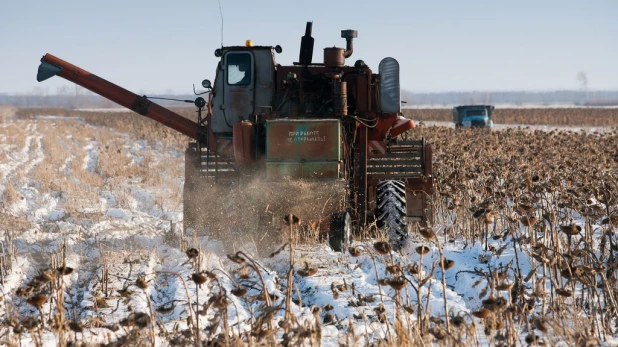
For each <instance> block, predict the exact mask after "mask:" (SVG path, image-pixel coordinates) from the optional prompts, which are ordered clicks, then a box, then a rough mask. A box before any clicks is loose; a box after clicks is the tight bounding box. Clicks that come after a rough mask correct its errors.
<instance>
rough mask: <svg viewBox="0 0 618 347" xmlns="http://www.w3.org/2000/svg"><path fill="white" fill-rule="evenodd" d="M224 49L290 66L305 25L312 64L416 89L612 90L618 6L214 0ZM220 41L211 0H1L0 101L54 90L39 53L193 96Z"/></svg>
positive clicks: (492, 0) (128, 83)
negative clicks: (268, 50)
mask: <svg viewBox="0 0 618 347" xmlns="http://www.w3.org/2000/svg"><path fill="white" fill-rule="evenodd" d="M221 7H222V9H223V18H224V22H223V43H224V45H242V44H244V42H245V40H246V39H252V40H253V42H254V44H255V45H273V46H274V45H277V44H279V45H281V46H282V47H283V53H282V54H280V55H278V56H277V62H278V63H281V64H290V63H292V62H293V61H296V60H298V50H299V46H300V37H301V36H302V35H303V34H304V29H305V22H306V21H313V23H314V26H313V36H314V38H315V51H314V58H313V61H314V62H321V61H322V52H323V51H322V49H323V48H324V47H327V46H331V47H332V46H334V45H336V46H338V47H343V46H345V41H344V40H343V39H341V38H340V33H341V32H340V31H341V30H342V29H357V30H358V38H357V39H356V41H355V43H354V55H353V56H352V57H351V58H350V59H349V60H348V61H347V63H348V64H350V65H352V64H354V61H356V60H357V59H363V60H364V61H365V62H366V63H368V64H369V65H370V66H372V67H374V69H375V70H377V66H378V63H379V62H380V60H381V59H382V58H383V57H387V56H392V57H394V58H396V59H398V60H399V62H400V64H401V75H402V76H401V84H402V88H405V89H408V90H412V91H417V92H427V91H471V90H481V91H493V90H531V91H544V90H554V89H578V88H579V84H578V81H577V79H576V75H577V73H578V72H579V71H583V72H585V73H586V75H587V77H588V81H589V82H588V88H589V89H594V90H607V89H611V90H618V0H589V1H584V0H577V1H575V0H517V1H513V0H507V1H501V0H465V1H462V0H434V1H429V0H425V1H412V0H380V1H368V0H356V1H343V0H329V1H324V0H311V1H298V0H261V1H259V0H255V1H253V0H221ZM220 44H221V17H220V14H219V5H218V2H217V1H213V0H201V1H181V0H178V1H172V0H149V1H142V0H139V1H137V0H124V1H118V0H107V1H98V0H87V1H86V0H84V1H79V0H75V1H68V0H54V1H50V0H46V1H27V0H19V1H18V0H1V1H0V93H15V92H20V93H21V92H29V91H32V90H33V88H35V87H41V88H44V89H46V90H47V91H48V92H55V91H56V90H58V88H59V87H60V86H62V85H70V83H69V82H67V81H64V80H62V79H59V78H54V79H52V80H48V81H45V82H43V83H37V82H36V77H35V76H36V70H37V67H38V64H39V60H40V58H41V56H42V55H43V54H45V53H47V52H49V53H52V54H54V55H56V56H58V57H60V58H62V59H64V60H67V61H69V62H71V63H73V64H76V65H78V66H80V67H82V68H84V69H86V70H89V71H90V72H93V73H95V74H98V75H99V76H101V77H103V78H106V79H108V80H110V81H112V82H114V83H117V84H119V85H121V86H123V87H125V88H127V89H130V90H132V91H135V92H140V93H162V92H170V91H171V92H174V93H190V92H191V85H192V84H193V83H195V84H196V85H199V84H200V82H201V80H202V79H204V78H209V79H211V80H213V79H214V72H215V67H216V63H217V58H215V57H214V55H213V52H214V50H215V49H216V48H217V47H219V46H220Z"/></svg>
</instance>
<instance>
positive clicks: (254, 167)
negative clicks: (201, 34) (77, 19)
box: [37, 22, 433, 251]
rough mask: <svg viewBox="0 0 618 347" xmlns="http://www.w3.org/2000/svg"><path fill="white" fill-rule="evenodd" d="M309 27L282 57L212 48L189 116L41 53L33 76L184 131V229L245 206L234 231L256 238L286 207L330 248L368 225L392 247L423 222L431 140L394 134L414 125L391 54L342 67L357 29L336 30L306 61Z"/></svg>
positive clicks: (270, 51) (268, 49)
mask: <svg viewBox="0 0 618 347" xmlns="http://www.w3.org/2000/svg"><path fill="white" fill-rule="evenodd" d="M311 31H312V23H311V22H308V23H307V26H306V28H305V35H304V36H303V37H302V38H301V46H300V54H299V60H298V62H295V63H293V64H291V65H281V64H277V63H276V62H275V58H274V57H275V53H280V52H281V51H282V49H281V47H280V46H275V47H272V46H253V44H252V42H249V41H248V42H247V43H246V44H245V45H244V46H230V47H221V48H218V49H216V50H215V56H216V57H219V58H220V62H219V64H218V66H217V69H216V77H215V80H214V82H212V83H211V81H209V80H204V82H203V83H202V86H203V87H204V88H206V89H207V91H209V92H210V93H209V95H208V102H206V101H205V100H203V99H201V98H198V99H196V103H195V104H196V106H197V107H198V110H199V112H198V117H197V120H194V119H193V120H192V119H187V118H185V117H182V116H180V115H178V114H176V113H175V112H172V111H170V110H168V109H166V108H163V107H161V106H159V105H157V104H156V103H154V102H152V100H151V99H150V98H147V97H145V96H138V95H136V94H133V93H131V92H129V91H127V90H125V89H123V88H121V87H119V86H117V85H115V84H113V83H110V82H108V81H106V80H104V79H102V78H100V77H98V76H96V75H94V74H91V73H89V72H87V71H85V70H83V69H81V68H79V67H77V66H74V65H72V64H70V63H68V62H66V61H63V60H61V59H59V58H57V57H54V56H52V55H50V54H47V55H45V56H44V57H43V58H42V59H41V66H40V67H39V74H38V75H37V78H38V80H39V81H42V80H45V79H47V78H50V77H52V76H55V75H57V76H60V77H63V78H65V79H67V80H70V81H72V82H74V83H76V84H79V85H81V86H83V87H85V88H87V89H89V90H91V91H93V92H95V93H97V94H100V95H102V96H104V97H106V98H108V99H110V100H112V101H115V102H116V103H118V104H120V105H122V106H124V107H127V108H129V109H131V110H133V111H135V112H137V113H139V114H141V115H144V116H146V117H149V118H152V119H154V120H156V121H158V122H161V123H162V124H164V125H166V126H168V127H170V128H172V129H175V130H177V131H179V132H181V133H183V134H185V135H187V136H188V137H189V138H190V139H191V140H190V141H189V146H188V148H187V150H186V152H185V153H186V156H185V185H184V221H183V223H184V227H185V229H193V230H204V229H205V230H206V231H207V232H209V233H211V234H212V233H213V230H215V229H217V228H219V229H222V230H220V232H223V233H225V232H227V231H226V230H225V229H226V226H225V223H223V225H221V224H222V223H221V220H219V219H218V218H219V217H220V216H228V215H229V214H230V211H242V213H243V214H244V215H247V214H251V213H254V212H255V214H256V215H257V216H256V217H255V218H253V217H251V218H248V220H250V221H256V222H255V223H256V224H255V227H245V228H240V227H239V228H238V229H239V230H240V229H242V230H256V233H257V235H255V236H257V237H254V239H255V240H257V239H260V240H263V239H268V238H269V237H272V236H274V237H275V238H276V237H279V234H280V232H279V230H278V228H277V224H278V223H277V221H279V223H280V222H281V217H282V216H284V215H289V214H290V213H293V214H295V215H297V216H298V217H300V218H299V219H298V220H299V224H301V226H300V227H301V228H305V229H307V228H311V229H313V230H318V231H319V233H320V234H325V235H326V236H327V238H328V241H329V244H330V245H331V247H332V248H333V249H334V250H336V251H343V250H344V249H346V246H347V245H348V244H349V242H350V240H351V237H352V234H360V232H361V231H363V230H366V229H367V228H368V227H370V226H373V225H377V227H378V228H381V229H384V230H386V231H387V233H388V235H389V240H390V242H391V246H392V247H393V249H398V248H400V247H401V246H402V245H403V242H404V241H405V239H406V238H407V236H408V232H409V228H410V227H411V226H414V225H417V222H418V223H421V224H431V223H432V221H433V212H432V207H431V196H432V194H433V173H432V152H431V146H430V145H429V144H427V143H426V142H425V140H424V139H415V140H410V139H405V140H404V139H402V138H401V136H400V135H402V134H404V133H406V132H407V131H408V130H410V129H412V128H414V127H415V124H414V122H413V121H411V120H409V119H406V118H404V117H403V116H402V114H401V98H400V81H399V63H398V62H397V60H395V59H394V58H390V57H389V58H384V59H383V60H382V61H381V62H380V64H379V67H378V69H379V71H378V73H374V72H373V71H372V70H371V68H370V67H369V66H367V64H365V62H363V61H362V60H356V61H355V62H354V64H353V65H347V64H346V59H348V58H350V57H351V56H352V53H353V40H354V38H356V37H357V32H356V30H342V31H341V37H342V38H344V39H345V41H346V46H345V48H339V47H327V48H324V50H323V61H322V62H319V63H317V62H314V61H313V48H314V47H313V43H314V40H313V37H312V36H311ZM200 99H201V100H200ZM198 101H199V103H198ZM202 110H204V111H205V114H203V113H202ZM256 182H257V183H256ZM221 187H222V188H221ZM233 196H235V197H236V199H234V201H231V197H233ZM237 216H238V215H237ZM245 219H247V218H245ZM228 222H229V220H228ZM374 222H375V223H374ZM252 223H253V222H252ZM251 225H253V224H251ZM228 229H229V228H228ZM215 234H216V233H215ZM269 235H270V236H269ZM270 246H272V244H271V245H270ZM268 248H270V249H272V247H268Z"/></svg>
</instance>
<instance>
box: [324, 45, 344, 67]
mask: <svg viewBox="0 0 618 347" xmlns="http://www.w3.org/2000/svg"><path fill="white" fill-rule="evenodd" d="M343 53H344V49H343V48H339V47H327V48H324V65H326V66H329V67H331V66H332V67H337V66H343V65H344V64H345V56H344V55H343Z"/></svg>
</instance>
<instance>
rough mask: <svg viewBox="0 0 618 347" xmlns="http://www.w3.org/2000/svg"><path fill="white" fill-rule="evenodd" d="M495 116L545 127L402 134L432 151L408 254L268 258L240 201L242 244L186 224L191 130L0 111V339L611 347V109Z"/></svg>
mask: <svg viewBox="0 0 618 347" xmlns="http://www.w3.org/2000/svg"><path fill="white" fill-rule="evenodd" d="M438 111H440V112H444V111H443V110H438ZM438 111H435V110H413V111H412V112H413V113H412V114H410V115H409V117H410V118H412V119H415V120H418V119H420V120H432V121H450V112H449V111H448V110H446V112H447V115H448V118H446V119H442V118H440V117H443V115H442V113H440V114H439V115H437V114H434V113H433V112H438ZM499 111H502V110H496V123H509V124H533V125H539V124H550V125H551V126H549V127H548V128H546V129H544V130H543V131H541V130H538V129H536V130H535V129H530V128H527V129H523V128H522V129H518V128H505V129H500V130H494V131H488V130H484V129H468V130H455V129H450V128H447V127H442V126H431V123H428V125H427V126H425V127H422V128H417V129H414V130H412V131H411V132H409V133H408V134H406V136H410V137H414V138H417V137H421V136H422V137H425V138H426V140H427V141H428V142H430V143H432V145H433V152H434V174H435V187H436V193H435V195H434V202H433V208H434V211H435V214H436V223H435V225H433V226H432V227H431V228H419V227H418V226H414V227H412V229H413V230H412V232H411V236H410V239H409V242H408V244H407V245H406V247H404V249H403V250H402V251H401V252H398V253H395V252H391V251H389V250H388V249H385V247H384V244H383V242H382V241H383V239H382V238H380V237H379V236H377V237H375V238H372V239H359V240H355V242H354V244H353V245H352V247H351V248H350V249H349V250H348V252H345V254H338V253H334V252H333V251H331V250H330V249H329V247H328V246H327V245H326V244H323V243H319V242H317V241H315V242H310V243H302V244H297V243H295V244H293V246H292V247H290V246H289V245H287V246H286V247H283V248H282V249H281V250H280V251H279V252H277V253H276V254H273V255H272V256H259V255H256V253H255V243H254V242H252V239H251V232H252V231H251V230H239V228H238V226H237V224H236V223H234V211H233V206H234V204H233V202H230V201H223V202H217V201H213V202H212V203H220V204H229V206H230V215H229V216H227V217H228V218H229V219H230V225H229V233H230V235H233V236H234V238H235V239H236V241H237V245H235V247H234V249H233V250H230V247H229V245H227V244H224V242H222V241H221V240H220V239H214V238H210V237H208V236H206V235H201V234H193V233H187V234H184V233H183V231H182V230H183V227H182V221H183V215H182V210H183V208H182V187H183V179H184V178H183V175H184V149H185V146H186V144H185V142H186V139H185V138H184V137H183V136H181V135H178V134H176V133H175V132H173V131H172V130H169V129H167V128H165V127H163V126H161V125H158V124H156V123H155V122H153V121H149V120H146V119H144V118H143V117H140V116H137V115H133V114H128V113H112V112H103V111H96V112H84V111H69V110H52V109H50V110H41V109H25V110H15V109H8V108H4V109H0V112H1V114H0V117H1V120H2V122H1V123H0V231H1V232H2V235H1V236H2V239H1V240H0V281H2V286H1V289H0V297H1V298H2V300H1V301H0V344H6V345H20V344H21V345H50V346H53V345H59V344H63V343H66V344H80V343H85V344H86V345H90V344H108V345H126V344H134V345H152V344H156V345H163V346H166V345H195V344H196V340H198V339H199V341H203V342H204V343H205V344H207V345H243V344H249V345H275V344H282V345H322V346H338V345H370V344H371V345H384V346H393V345H400V346H401V345H403V346H407V345H423V344H426V345H429V344H436V345H509V346H511V345H528V344H541V343H543V344H545V345H563V346H573V345H578V346H596V345H599V344H603V345H613V344H616V343H617V342H618V339H617V337H618V331H617V328H616V326H617V325H618V303H617V301H616V300H618V290H617V288H618V277H617V273H616V270H617V267H618V266H617V264H618V259H617V258H616V257H617V256H618V245H617V244H616V241H617V240H616V235H615V234H616V231H618V179H617V175H618V130H617V129H616V128H612V127H616V126H618V115H616V112H617V111H616V110H614V109H609V110H607V111H606V110H602V111H595V110H588V109H563V110H562V111H558V110H545V111H543V112H542V111H538V110H535V111H531V112H528V113H526V114H525V116H520V113H517V112H516V111H509V110H505V111H504V112H503V113H500V112H499ZM521 111H522V110H519V111H518V112H521ZM525 111H526V112H527V111H528V110H525ZM182 112H183V115H185V116H187V117H192V116H193V113H192V111H191V110H183V111H182ZM509 112H510V113H509ZM560 112H562V113H560ZM565 114H567V115H568V116H564V115H565ZM499 117H502V118H499ZM518 117H519V118H518ZM521 117H524V118H521ZM565 117H566V118H565ZM561 122H562V123H561ZM557 126H560V130H557V129H556V127H557ZM569 126H570V127H575V128H573V130H574V131H569V129H568V128H567V130H565V128H564V127H569ZM589 127H592V128H589ZM225 217H226V216H223V217H222V219H225ZM224 227H225V226H224ZM278 228H281V233H282V235H287V232H288V231H287V230H288V229H287V227H286V226H284V225H282V226H278ZM303 228H304V227H303V226H301V227H299V228H297V229H299V230H296V231H295V233H302V232H306V230H304V229H303ZM297 236H298V235H297ZM296 238H298V237H296ZM304 239H307V238H304ZM316 239H317V238H316ZM283 240H284V241H285V237H284V238H283ZM282 245H283V243H282ZM290 254H293V257H291V256H290ZM291 258H292V259H293V261H291ZM290 268H293V272H292V274H293V275H292V286H290V285H289V282H288V274H289V271H290ZM198 344H199V343H198Z"/></svg>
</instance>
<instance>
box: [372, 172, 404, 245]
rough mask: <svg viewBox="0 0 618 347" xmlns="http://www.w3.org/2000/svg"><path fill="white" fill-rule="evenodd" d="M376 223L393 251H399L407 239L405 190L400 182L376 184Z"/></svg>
mask: <svg viewBox="0 0 618 347" xmlns="http://www.w3.org/2000/svg"><path fill="white" fill-rule="evenodd" d="M377 189H378V201H377V207H376V219H377V220H376V222H377V226H378V228H380V229H383V230H385V231H386V232H387V234H388V240H389V243H390V245H391V247H392V248H393V250H395V251H398V250H400V249H401V248H402V247H403V246H404V245H405V243H406V241H407V239H408V226H407V222H406V190H405V184H404V182H402V181H383V182H380V183H378V187H377Z"/></svg>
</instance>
